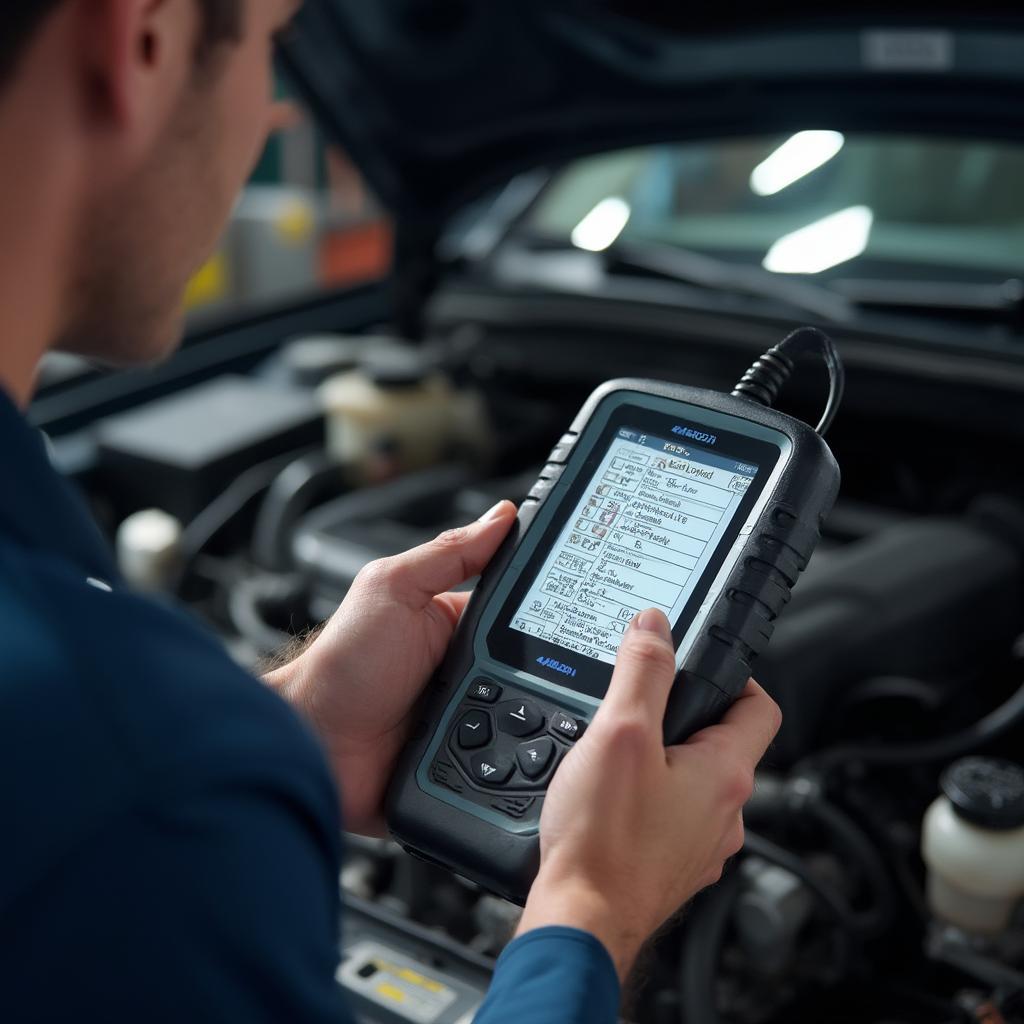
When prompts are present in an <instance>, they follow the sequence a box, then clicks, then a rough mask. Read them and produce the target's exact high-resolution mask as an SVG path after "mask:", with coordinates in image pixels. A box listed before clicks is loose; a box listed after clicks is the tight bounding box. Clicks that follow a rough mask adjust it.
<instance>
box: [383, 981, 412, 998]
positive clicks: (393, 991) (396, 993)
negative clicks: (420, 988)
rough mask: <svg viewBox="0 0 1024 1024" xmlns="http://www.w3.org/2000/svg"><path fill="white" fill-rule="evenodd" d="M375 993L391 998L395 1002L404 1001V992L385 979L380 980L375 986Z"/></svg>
mask: <svg viewBox="0 0 1024 1024" xmlns="http://www.w3.org/2000/svg"><path fill="white" fill-rule="evenodd" d="M377 995H381V996H384V998H385V999H393V1000H394V1001H395V1002H396V1003H404V1002H405V999H406V995H405V993H404V992H403V991H402V990H401V989H400V988H398V987H397V986H395V985H391V984H389V983H388V982H386V981H382V982H381V983H380V984H379V985H378V986H377Z"/></svg>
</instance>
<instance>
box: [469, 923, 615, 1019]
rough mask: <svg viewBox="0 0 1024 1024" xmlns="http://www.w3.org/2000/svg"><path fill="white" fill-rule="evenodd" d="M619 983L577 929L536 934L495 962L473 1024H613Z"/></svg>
mask: <svg viewBox="0 0 1024 1024" xmlns="http://www.w3.org/2000/svg"><path fill="white" fill-rule="evenodd" d="M618 1009H619V979H618V975H617V974H616V973H615V966H614V964H613V963H612V959H611V957H610V956H609V955H608V951H607V950H606V949H605V948H604V946H603V945H602V944H601V943H600V942H599V941H598V940H597V939H596V938H595V937H594V936H593V935H590V934H589V933H588V932H584V931H579V930H578V929H576V928H559V927H550V928H538V929H537V930H536V931H532V932H527V933H526V934H525V935H523V936H521V937H520V938H518V939H516V940H515V941H514V942H512V943H511V944H510V945H509V946H508V947H507V948H506V949H505V951H504V952H503V953H502V954H501V956H500V957H499V958H498V964H497V967H496V968H495V972H494V980H493V981H492V982H491V988H490V991H489V992H488V993H487V998H486V999H485V1000H484V1004H483V1006H482V1007H481V1008H480V1010H479V1011H478V1013H477V1015H476V1017H474V1018H473V1024H519V1022H521V1021H529V1022H530V1024H615V1022H616V1021H617V1020H618Z"/></svg>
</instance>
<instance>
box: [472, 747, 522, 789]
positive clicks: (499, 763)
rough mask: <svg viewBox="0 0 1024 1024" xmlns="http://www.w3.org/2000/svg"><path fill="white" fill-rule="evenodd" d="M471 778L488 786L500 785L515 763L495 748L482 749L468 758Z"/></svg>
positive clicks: (510, 772)
mask: <svg viewBox="0 0 1024 1024" xmlns="http://www.w3.org/2000/svg"><path fill="white" fill-rule="evenodd" d="M469 765H470V768H471V770H472V772H473V778H474V779H476V781H477V782H483V783H484V784H486V785H488V786H500V785H501V784H502V783H503V782H504V781H505V780H506V779H507V778H508V777H509V776H510V775H511V774H512V769H513V768H514V767H515V765H514V764H513V763H512V758H511V757H509V756H508V755H507V754H499V753H498V752H497V751H496V750H494V749H491V750H483V751H481V752H480V753H479V754H474V755H473V756H472V757H471V758H470V760H469Z"/></svg>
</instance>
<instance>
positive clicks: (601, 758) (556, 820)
mask: <svg viewBox="0 0 1024 1024" xmlns="http://www.w3.org/2000/svg"><path fill="white" fill-rule="evenodd" d="M674 676H675V655H674V650H673V646H672V637H671V633H670V632H669V625H668V620H667V619H666V618H665V616H664V615H662V614H661V612H658V611H646V612H643V613H641V614H640V615H638V616H637V617H636V618H635V619H634V620H633V623H632V625H631V626H630V628H629V629H628V630H627V631H626V635H625V637H624V638H623V642H622V646H621V647H620V649H619V654H618V659H617V662H616V666H615V673H614V675H613V677H612V682H611V687H610V688H609V691H608V695H607V697H606V698H605V700H604V702H603V704H602V705H601V708H600V709H599V710H598V712H597V714H596V715H595V716H594V721H593V724H592V725H591V727H590V728H589V729H588V730H587V732H586V733H585V734H584V736H583V737H582V739H580V741H579V742H578V743H577V744H576V747H575V749H574V750H572V751H571V752H570V753H569V754H568V755H567V756H566V758H565V761H564V762H563V763H562V765H561V766H560V767H559V769H558V772H557V773H556V774H555V777H554V780H553V781H552V784H551V787H550V789H549V790H548V795H547V798H546V799H545V801H544V810H543V813H542V815H541V821H540V836H541V868H540V873H539V875H538V877H537V881H536V882H535V883H534V886H533V889H532V890H531V892H530V896H529V899H528V900H527V904H526V910H525V912H524V914H523V918H522V922H521V924H520V928H519V931H520V933H522V932H525V931H529V930H531V929H533V928H538V927H541V926H542V925H550V924H561V925H569V926H574V927H577V928H582V929H583V930H584V931H589V932H591V933H592V934H594V935H596V936H597V937H598V938H599V939H600V940H601V941H602V942H603V943H604V945H605V946H606V947H607V949H608V951H609V952H610V953H611V955H612V959H613V960H614V961H615V964H616V967H617V969H618V971H619V974H620V976H622V977H624V976H625V975H626V973H628V971H629V968H630V965H631V964H632V962H633V959H634V958H635V956H636V954H637V952H638V951H639V949H640V946H641V945H642V944H643V943H644V942H645V941H646V939H647V938H648V937H649V936H650V935H651V934H653V932H655V931H656V930H657V929H658V928H659V927H660V926H661V925H662V924H663V923H664V922H665V921H666V920H667V919H668V918H669V917H671V915H672V914H673V913H675V911H676V910H677V909H678V908H679V907H680V906H681V905H682V904H683V903H685V902H686V901H687V900H688V899H690V897H692V896H693V895H694V894H696V893H697V892H698V891H699V890H700V889H703V888H704V887H705V886H708V885H710V884H712V883H713V882H715V881H717V880H718V878H719V877H720V876H721V873H722V867H723V865H724V863H725V861H726V860H727V859H728V858H729V857H731V856H732V855H733V854H735V853H736V852H738V851H739V849H740V847H741V846H742V845H743V819H742V808H743V805H744V804H745V803H746V802H747V800H748V799H749V797H750V794H751V791H752V788H753V784H754V768H755V766H756V765H757V763H758V761H760V759H761V758H762V757H763V756H764V753H765V751H766V750H767V748H768V744H769V743H771V741H772V739H773V738H774V736H775V734H776V732H777V731H778V728H779V725H780V723H781V715H780V712H779V709H778V707H777V706H776V704H775V702H774V701H773V700H772V699H771V698H770V697H769V696H768V695H767V694H766V693H765V692H764V690H762V689H761V687H760V686H758V685H757V683H755V682H754V681H753V680H751V681H750V682H749V683H748V684H747V689H746V690H745V692H744V693H743V695H742V696H741V697H740V698H739V700H737V701H736V703H735V704H734V705H733V706H732V708H731V709H730V711H729V712H728V713H727V714H726V716H725V718H724V719H723V720H722V722H721V723H720V724H719V725H714V726H711V727H710V728H708V729H704V730H703V731H702V732H699V733H697V734H696V735H694V736H693V737H691V738H690V739H689V740H688V741H687V742H686V743H683V744H682V745H680V746H676V747H669V748H667V749H666V748H665V746H664V745H663V741H662V720H663V718H664V716H665V706H666V704H667V702H668V695H669V691H670V689H671V687H672V683H673V679H674Z"/></svg>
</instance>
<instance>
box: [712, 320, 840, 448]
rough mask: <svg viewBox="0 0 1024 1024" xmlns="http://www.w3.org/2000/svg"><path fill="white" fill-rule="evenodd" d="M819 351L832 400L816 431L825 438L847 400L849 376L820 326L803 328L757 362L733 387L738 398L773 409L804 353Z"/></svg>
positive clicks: (829, 398)
mask: <svg viewBox="0 0 1024 1024" xmlns="http://www.w3.org/2000/svg"><path fill="white" fill-rule="evenodd" d="M812 350H815V351H817V352H819V353H820V354H821V356H822V358H823V359H824V361H825V366H826V367H827V369H828V379H829V389H828V400H827V402H826V404H825V411H824V413H823V414H822V417H821V420H820V421H819V423H818V425H817V426H816V427H815V428H814V429H815V431H816V432H817V433H818V434H820V435H821V436H822V437H824V435H825V432H826V431H827V430H828V428H829V427H830V426H831V425H832V420H833V419H835V415H836V412H837V411H838V409H839V403H840V402H841V401H842V399H843V390H844V388H845V385H846V374H845V371H844V370H843V363H842V360H841V359H840V358H839V353H838V352H837V351H836V347H835V345H834V344H833V342H832V339H831V338H830V337H829V336H828V335H827V334H826V333H825V332H824V331H821V330H819V329H818V328H817V327H799V328H797V329H796V330H795V331H793V333H792V334H790V335H787V336H786V337H785V338H783V340H782V341H780V342H779V343H778V345H775V346H774V347H772V348H770V349H768V351H767V352H765V353H764V354H763V355H762V356H759V357H758V359H757V360H756V361H755V362H754V365H753V366H751V367H750V369H749V370H747V372H746V373H745V374H743V376H742V378H740V381H739V383H738V384H737V385H736V387H735V388H733V391H732V394H733V396H734V397H735V398H747V399H749V400H750V401H752V402H757V404H758V405H766V406H769V407H770V406H773V405H774V404H775V400H776V399H777V398H778V397H779V393H780V392H781V391H782V388H783V386H784V385H785V383H786V381H788V380H789V378H790V376H791V375H792V373H793V369H794V367H795V366H796V362H795V357H796V356H799V355H800V354H801V353H803V352H809V351H812Z"/></svg>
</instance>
